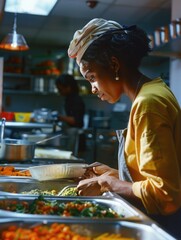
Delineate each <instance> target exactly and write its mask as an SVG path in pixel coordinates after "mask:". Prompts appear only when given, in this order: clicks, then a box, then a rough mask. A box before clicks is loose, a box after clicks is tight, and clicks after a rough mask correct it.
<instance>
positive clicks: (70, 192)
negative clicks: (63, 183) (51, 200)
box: [20, 187, 78, 196]
mask: <svg viewBox="0 0 181 240" xmlns="http://www.w3.org/2000/svg"><path fill="white" fill-rule="evenodd" d="M20 194H29V195H43V196H48V195H52V196H77V195H78V193H77V188H76V187H65V188H63V189H62V190H61V191H57V190H54V189H53V190H40V189H32V190H30V191H24V192H20Z"/></svg>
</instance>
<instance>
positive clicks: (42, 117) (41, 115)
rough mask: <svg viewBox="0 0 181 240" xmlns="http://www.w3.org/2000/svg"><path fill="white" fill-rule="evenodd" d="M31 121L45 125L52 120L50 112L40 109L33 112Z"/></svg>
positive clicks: (46, 109)
mask: <svg viewBox="0 0 181 240" xmlns="http://www.w3.org/2000/svg"><path fill="white" fill-rule="evenodd" d="M33 119H34V121H35V122H39V123H45V122H50V121H51V120H52V115H51V110H50V109H48V108H40V109H36V110H34V111H33Z"/></svg>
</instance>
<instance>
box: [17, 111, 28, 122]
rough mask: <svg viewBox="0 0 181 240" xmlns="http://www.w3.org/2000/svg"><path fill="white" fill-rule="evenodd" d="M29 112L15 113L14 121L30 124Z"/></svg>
mask: <svg viewBox="0 0 181 240" xmlns="http://www.w3.org/2000/svg"><path fill="white" fill-rule="evenodd" d="M31 114H32V113H31V112H15V113H14V115H15V121H16V122H30V120H31Z"/></svg>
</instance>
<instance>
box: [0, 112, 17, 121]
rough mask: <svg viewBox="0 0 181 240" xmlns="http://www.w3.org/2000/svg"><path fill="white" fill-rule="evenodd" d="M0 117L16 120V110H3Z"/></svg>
mask: <svg viewBox="0 0 181 240" xmlns="http://www.w3.org/2000/svg"><path fill="white" fill-rule="evenodd" d="M0 118H1V119H2V118H5V119H6V121H10V122H11V121H14V112H1V113H0Z"/></svg>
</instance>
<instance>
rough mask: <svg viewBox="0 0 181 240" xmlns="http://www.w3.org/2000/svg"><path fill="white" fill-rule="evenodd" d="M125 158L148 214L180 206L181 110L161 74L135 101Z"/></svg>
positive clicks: (163, 211)
mask: <svg viewBox="0 0 181 240" xmlns="http://www.w3.org/2000/svg"><path fill="white" fill-rule="evenodd" d="M125 159H126V162H127V165H128V168H129V171H130V173H131V176H132V179H133V181H134V183H133V187H132V189H133V192H134V194H135V195H136V196H137V197H139V198H141V200H142V202H143V204H144V206H145V208H146V210H147V212H148V213H149V214H160V213H161V214H169V213H173V212H175V211H176V210H178V209H179V208H180V207H181V110H180V106H179V104H178V102H177V100H176V98H175V97H174V96H173V94H172V93H171V91H170V90H169V88H168V87H167V85H166V84H165V83H164V82H163V81H162V80H161V78H156V79H154V80H152V81H151V82H148V83H145V84H144V85H143V86H142V88H141V90H140V91H139V94H138V95H137V97H136V99H135V101H134V102H133V105H132V108H131V112H130V119H129V123H128V131H127V135H126V141H125Z"/></svg>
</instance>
